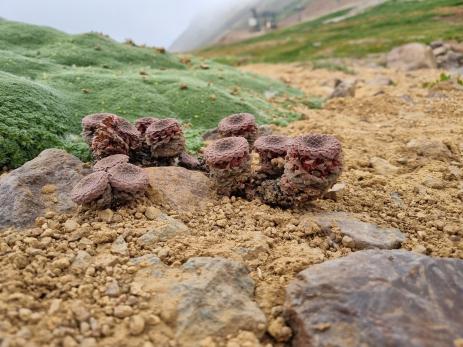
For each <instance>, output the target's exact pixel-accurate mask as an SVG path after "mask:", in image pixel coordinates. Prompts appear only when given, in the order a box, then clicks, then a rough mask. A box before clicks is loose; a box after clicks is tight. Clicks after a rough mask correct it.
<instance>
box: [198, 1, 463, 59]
mask: <svg viewBox="0 0 463 347" xmlns="http://www.w3.org/2000/svg"><path fill="white" fill-rule="evenodd" d="M345 14H346V11H341V12H337V13H333V14H331V15H329V16H325V17H323V18H319V19H317V20H314V21H311V22H306V23H302V24H299V25H296V26H293V27H290V28H286V29H283V30H277V31H274V32H271V33H269V34H266V35H263V36H259V37H256V38H253V39H250V40H247V41H244V42H239V43H236V44H230V45H223V46H215V47H212V48H209V49H206V50H204V51H203V52H201V55H203V56H205V57H213V58H217V59H218V60H219V61H222V62H224V63H229V64H234V63H243V62H248V63H249V62H270V63H275V62H291V61H306V60H318V59H324V58H328V57H329V58H333V57H356V58H360V57H364V56H366V55H367V54H371V53H381V52H387V51H389V50H390V49H392V48H393V47H395V46H398V45H401V44H404V43H408V42H423V43H430V42H432V41H434V40H437V39H444V40H450V39H454V40H458V41H463V0H389V1H387V2H385V3H383V4H382V5H379V6H376V7H373V8H371V9H369V10H367V11H366V12H364V13H362V14H359V15H357V16H354V17H351V18H348V19H345V20H342V21H337V22H336V21H333V22H328V23H326V21H327V20H329V19H334V18H339V17H342V16H344V15H345Z"/></svg>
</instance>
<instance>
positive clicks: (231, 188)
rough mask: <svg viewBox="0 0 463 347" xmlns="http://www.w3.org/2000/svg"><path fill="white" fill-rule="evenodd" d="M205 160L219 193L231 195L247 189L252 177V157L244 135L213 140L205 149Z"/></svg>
mask: <svg viewBox="0 0 463 347" xmlns="http://www.w3.org/2000/svg"><path fill="white" fill-rule="evenodd" d="M204 160H205V162H206V165H207V166H208V168H209V173H210V176H211V177H212V178H213V179H214V181H215V185H216V188H217V192H218V193H219V194H222V195H227V196H230V195H232V194H239V193H240V192H244V191H245V189H246V183H247V182H248V181H249V179H250V178H251V159H250V155H249V144H248V141H247V140H246V139H245V138H244V137H227V138H224V139H220V140H217V141H215V142H213V143H212V144H211V145H209V146H208V147H207V148H206V149H205V151H204Z"/></svg>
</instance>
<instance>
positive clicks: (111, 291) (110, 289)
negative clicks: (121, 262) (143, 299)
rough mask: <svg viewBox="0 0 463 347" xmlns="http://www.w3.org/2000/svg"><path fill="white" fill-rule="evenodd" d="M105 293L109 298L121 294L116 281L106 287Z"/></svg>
mask: <svg viewBox="0 0 463 347" xmlns="http://www.w3.org/2000/svg"><path fill="white" fill-rule="evenodd" d="M105 293H106V295H107V296H111V297H117V296H119V294H120V293H121V289H120V288H119V284H118V283H117V281H116V280H113V281H111V282H109V283H108V284H107V285H106V291H105Z"/></svg>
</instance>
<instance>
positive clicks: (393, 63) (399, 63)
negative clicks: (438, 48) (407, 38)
mask: <svg viewBox="0 0 463 347" xmlns="http://www.w3.org/2000/svg"><path fill="white" fill-rule="evenodd" d="M387 67H389V68H392V69H398V70H403V71H411V70H418V69H434V68H436V67H437V63H436V58H435V57H434V54H433V52H432V49H431V48H430V47H428V46H426V45H423V44H421V43H409V44H406V45H403V46H400V47H396V48H394V49H393V50H392V51H390V52H389V53H388V55H387Z"/></svg>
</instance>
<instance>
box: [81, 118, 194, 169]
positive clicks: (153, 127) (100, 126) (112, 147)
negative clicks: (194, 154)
mask: <svg viewBox="0 0 463 347" xmlns="http://www.w3.org/2000/svg"><path fill="white" fill-rule="evenodd" d="M82 127H83V132H82V136H83V137H84V139H85V141H86V142H87V143H88V144H89V146H90V147H91V150H92V154H93V157H94V158H95V159H96V160H99V159H102V158H105V157H107V156H111V155H114V154H124V155H127V156H129V157H130V161H131V162H134V163H137V164H140V165H144V166H159V165H174V164H175V162H176V161H177V160H178V159H179V157H180V155H181V154H182V153H183V152H185V137H184V135H183V130H182V127H181V124H180V123H179V122H178V121H177V120H175V119H158V118H155V117H144V118H140V119H138V120H137V121H136V123H135V125H132V124H131V123H130V122H128V121H127V120H125V119H124V118H121V117H119V116H116V115H114V114H110V113H97V114H93V115H89V116H86V117H84V118H83V119H82Z"/></svg>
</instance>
